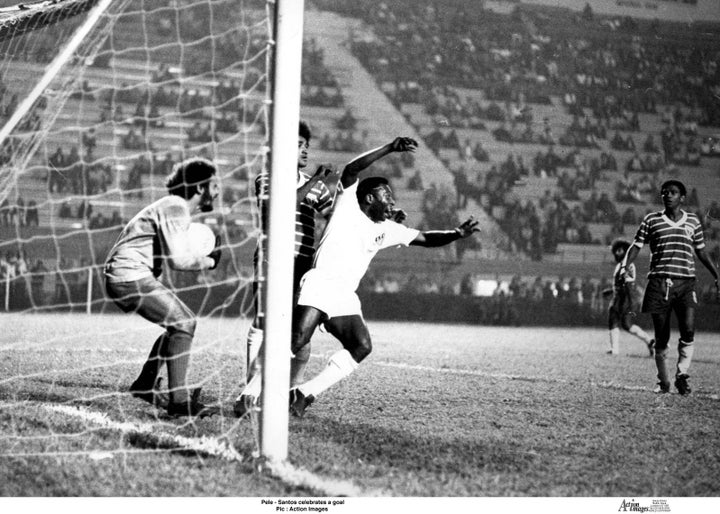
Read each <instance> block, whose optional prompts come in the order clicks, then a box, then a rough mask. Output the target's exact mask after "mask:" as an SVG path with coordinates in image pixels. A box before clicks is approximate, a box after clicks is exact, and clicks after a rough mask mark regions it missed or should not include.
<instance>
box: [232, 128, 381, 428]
mask: <svg viewBox="0 0 720 514" xmlns="http://www.w3.org/2000/svg"><path fill="white" fill-rule="evenodd" d="M310 138H311V133H310V128H309V127H308V125H307V123H305V122H304V121H301V122H300V126H299V130H298V158H297V173H296V176H295V179H296V181H297V193H296V204H295V205H296V210H295V269H294V272H293V296H294V299H297V295H298V293H299V290H300V279H301V278H302V277H303V275H305V273H306V272H307V271H309V270H310V268H312V264H313V259H314V257H315V213H319V214H320V215H321V216H323V217H326V218H327V217H328V216H329V214H330V212H331V211H332V207H333V200H334V195H333V194H332V193H331V191H330V188H329V187H328V184H326V182H328V183H329V182H330V180H331V179H332V178H333V177H334V176H336V174H335V169H334V168H333V167H332V166H330V165H321V166H319V167H318V168H317V170H316V171H315V173H314V174H313V175H310V174H308V173H306V172H305V171H304V168H305V167H306V166H307V164H308V149H309V147H310ZM384 155H385V154H380V153H371V152H368V153H365V154H362V155H361V156H359V157H357V158H355V159H353V160H352V161H351V162H350V163H348V164H347V166H346V168H347V167H350V168H351V169H357V170H358V172H359V171H361V170H364V169H365V168H367V167H368V166H370V165H371V164H373V163H374V162H375V161H377V160H378V159H380V158H382V157H383V156H384ZM268 188H269V177H268V175H267V173H261V174H260V175H258V177H257V178H256V179H255V193H256V197H257V201H258V207H259V209H260V213H261V217H262V220H261V223H262V225H263V226H267V225H266V216H267V198H268ZM260 256H262V259H263V260H264V261H265V259H267V252H266V251H265V247H264V246H263V247H258V249H257V250H256V252H255V259H254V264H255V277H256V279H255V282H254V283H253V292H254V298H255V318H254V320H253V323H252V326H251V327H250V330H249V331H248V336H247V363H246V364H247V367H246V370H247V372H246V382H250V380H251V379H252V377H253V376H254V375H255V374H256V373H257V371H258V365H257V356H258V354H259V351H260V346H261V345H262V342H263V328H262V326H263V314H262V308H261V307H262V302H261V301H260V298H259V295H258V288H257V281H258V277H259V274H260V272H261V271H262V270H261V267H260V266H259V259H260ZM310 353H311V350H310V345H306V346H305V347H303V348H302V349H301V350H300V351H298V352H296V353H295V354H294V355H293V358H292V361H291V365H290V384H291V385H297V384H299V383H300V382H302V380H303V374H304V372H305V368H306V366H307V362H308V361H309V360H310ZM242 402H243V400H242V399H241V397H240V396H238V399H237V400H236V402H235V413H236V414H237V415H242V414H243V413H244V412H245V410H246V409H245V406H244V405H242Z"/></svg>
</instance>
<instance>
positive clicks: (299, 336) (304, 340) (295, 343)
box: [290, 327, 312, 355]
mask: <svg viewBox="0 0 720 514" xmlns="http://www.w3.org/2000/svg"><path fill="white" fill-rule="evenodd" d="M311 337H312V330H307V329H305V328H303V327H299V328H297V329H294V330H293V333H292V343H291V345H290V350H291V351H292V353H293V355H298V354H299V353H301V352H303V351H307V352H310V346H309V345H308V343H309V342H310V338H311ZM305 348H307V350H305Z"/></svg>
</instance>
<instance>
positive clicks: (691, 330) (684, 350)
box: [621, 180, 720, 395]
mask: <svg viewBox="0 0 720 514" xmlns="http://www.w3.org/2000/svg"><path fill="white" fill-rule="evenodd" d="M686 194H687V190H686V188H685V185H684V184H683V183H682V182H680V181H679V180H668V181H666V182H664V183H663V185H662V186H661V188H660V196H661V197H662V201H663V204H664V205H665V209H664V210H663V211H658V212H651V213H650V214H648V215H647V216H645V218H644V219H643V221H642V223H641V224H640V228H638V231H637V234H635V240H634V242H633V245H632V246H631V247H630V249H629V250H628V252H627V254H626V256H625V260H624V261H623V263H622V270H621V273H622V274H623V275H626V274H627V269H628V266H630V265H631V264H632V263H633V261H634V260H635V258H636V257H637V255H638V253H639V252H640V249H641V248H642V247H643V246H645V245H646V244H649V245H650V272H649V273H648V284H647V288H646V289H645V296H644V298H643V304H642V312H647V313H649V314H650V315H651V316H652V320H653V327H654V329H655V364H656V366H657V370H658V380H659V382H658V388H657V389H656V392H659V393H667V392H669V391H670V378H669V375H668V370H667V366H666V361H667V354H668V342H669V341H670V316H671V314H672V313H673V312H675V316H676V318H677V322H678V329H679V331H680V340H679V342H678V361H677V366H676V370H675V387H676V388H677V390H678V392H679V393H680V394H682V395H686V394H690V392H691V389H690V385H689V384H688V378H689V375H688V369H689V367H690V363H691V361H692V356H693V350H694V346H693V344H694V341H695V307H696V306H697V295H696V294H695V260H694V258H693V252H694V253H695V255H697V257H698V259H699V260H700V262H702V263H703V265H704V266H705V267H706V268H707V270H708V271H709V272H710V274H711V275H712V276H713V278H714V279H715V289H716V294H717V298H718V300H720V286H719V285H718V272H717V270H716V269H715V266H714V265H713V263H712V261H711V260H710V258H709V257H708V255H707V253H706V252H705V239H704V236H703V230H702V226H701V224H700V220H699V219H698V217H697V215H695V214H693V213H691V212H687V211H684V210H683V209H682V206H683V203H684V202H685V196H686Z"/></svg>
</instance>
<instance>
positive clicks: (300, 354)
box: [293, 344, 311, 362]
mask: <svg viewBox="0 0 720 514" xmlns="http://www.w3.org/2000/svg"><path fill="white" fill-rule="evenodd" d="M310 352H311V350H310V345H309V344H306V345H305V346H303V347H302V348H300V349H299V350H298V351H297V352H293V355H294V357H293V358H294V359H295V360H296V361H300V362H307V361H309V360H310Z"/></svg>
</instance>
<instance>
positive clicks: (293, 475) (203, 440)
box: [41, 404, 384, 496]
mask: <svg viewBox="0 0 720 514" xmlns="http://www.w3.org/2000/svg"><path fill="white" fill-rule="evenodd" d="M41 405H42V406H43V407H45V408H46V409H47V410H49V411H53V412H58V413H61V414H65V415H67V416H71V417H76V418H80V419H82V420H83V421H85V422H87V423H92V424H95V425H99V426H101V427H103V428H108V429H111V430H116V431H119V432H121V433H130V434H140V435H147V436H151V437H154V438H156V439H157V440H158V441H159V442H161V443H166V444H169V445H172V446H174V447H177V448H181V449H186V450H193V451H196V452H200V453H204V454H206V455H211V456H214V457H219V458H221V459H223V460H227V461H230V462H244V461H245V457H243V456H242V455H241V454H240V453H238V452H237V451H236V450H235V448H233V447H232V445H230V444H228V443H227V442H225V441H221V440H218V439H217V438H214V437H205V436H203V437H200V438H197V437H184V436H179V435H174V434H168V433H166V432H157V430H156V429H155V427H154V426H153V425H151V424H148V423H132V422H128V421H125V422H122V421H114V420H112V419H110V418H109V417H108V416H107V415H106V414H104V413H101V412H92V411H89V410H87V409H84V408H82V407H71V406H66V405H48V404H41ZM95 453H97V455H95ZM108 455H110V454H109V452H91V453H90V454H89V457H90V458H94V459H97V458H101V459H104V458H108ZM266 468H267V469H268V470H269V471H270V473H271V474H272V476H274V477H276V478H278V479H279V480H281V481H282V482H284V483H286V484H288V485H292V486H296V487H306V488H309V489H313V490H315V491H319V492H322V493H323V494H324V495H326V496H382V495H384V493H382V492H381V491H363V490H362V489H360V488H358V487H357V486H355V485H354V484H352V483H350V482H346V481H342V480H331V479H327V478H323V477H320V476H318V475H315V474H314V473H312V472H310V471H307V470H305V469H302V468H298V467H296V466H293V465H292V464H290V463H289V462H275V463H266Z"/></svg>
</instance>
